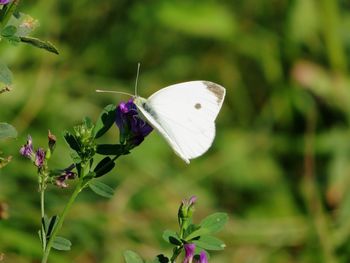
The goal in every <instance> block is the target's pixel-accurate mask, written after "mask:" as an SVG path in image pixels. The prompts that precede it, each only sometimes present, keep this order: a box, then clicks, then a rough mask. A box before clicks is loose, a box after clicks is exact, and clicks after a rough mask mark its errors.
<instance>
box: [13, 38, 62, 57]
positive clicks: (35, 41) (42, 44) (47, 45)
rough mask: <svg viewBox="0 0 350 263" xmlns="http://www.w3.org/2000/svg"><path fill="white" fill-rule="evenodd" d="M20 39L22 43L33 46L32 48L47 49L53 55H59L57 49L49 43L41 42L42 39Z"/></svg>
mask: <svg viewBox="0 0 350 263" xmlns="http://www.w3.org/2000/svg"><path fill="white" fill-rule="evenodd" d="M19 38H20V40H21V42H23V43H26V44H29V45H32V46H34V47H37V48H42V49H45V50H47V51H49V52H51V53H54V54H57V55H58V54H59V52H58V50H57V48H56V47H55V46H54V45H53V44H52V43H51V42H49V41H43V40H40V39H38V38H34V37H23V36H20V37H19Z"/></svg>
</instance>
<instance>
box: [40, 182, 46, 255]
mask: <svg viewBox="0 0 350 263" xmlns="http://www.w3.org/2000/svg"><path fill="white" fill-rule="evenodd" d="M44 202H45V189H42V188H41V189H40V210H41V239H42V240H41V242H42V245H43V253H44V252H45V248H46V239H45V238H44V235H43V233H46V230H45V228H44V223H43V222H44V217H45V203H44Z"/></svg>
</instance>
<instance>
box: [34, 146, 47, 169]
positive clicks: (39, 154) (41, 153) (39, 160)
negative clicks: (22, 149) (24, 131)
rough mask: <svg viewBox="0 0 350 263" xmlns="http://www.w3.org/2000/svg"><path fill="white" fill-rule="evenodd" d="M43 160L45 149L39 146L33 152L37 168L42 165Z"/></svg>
mask: <svg viewBox="0 0 350 263" xmlns="http://www.w3.org/2000/svg"><path fill="white" fill-rule="evenodd" d="M44 160H45V151H44V149H43V148H39V149H38V150H37V151H36V153H35V165H36V166H37V167H39V168H41V167H43V165H44Z"/></svg>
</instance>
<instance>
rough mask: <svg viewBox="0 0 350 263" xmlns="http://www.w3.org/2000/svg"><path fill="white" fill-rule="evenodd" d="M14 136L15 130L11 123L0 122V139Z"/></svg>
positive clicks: (15, 135)
mask: <svg viewBox="0 0 350 263" xmlns="http://www.w3.org/2000/svg"><path fill="white" fill-rule="evenodd" d="M16 137H17V131H16V129H15V128H14V127H13V126H12V125H10V124H8V123H4V122H0V140H3V139H8V138H16Z"/></svg>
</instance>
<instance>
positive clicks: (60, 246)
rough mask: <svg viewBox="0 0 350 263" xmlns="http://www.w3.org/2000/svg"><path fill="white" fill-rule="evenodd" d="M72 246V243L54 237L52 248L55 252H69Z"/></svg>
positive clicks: (62, 238)
mask: <svg viewBox="0 0 350 263" xmlns="http://www.w3.org/2000/svg"><path fill="white" fill-rule="evenodd" d="M71 246H72V242H70V241H69V240H68V239H66V238H64V237H60V236H56V238H55V240H54V241H53V244H52V247H53V248H54V249H57V250H65V251H67V250H70V248H71Z"/></svg>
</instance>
